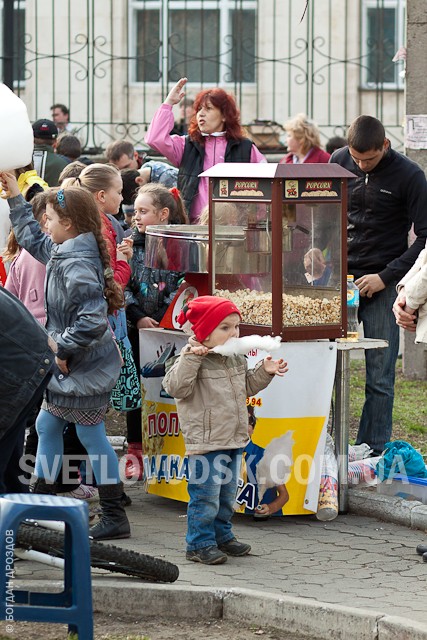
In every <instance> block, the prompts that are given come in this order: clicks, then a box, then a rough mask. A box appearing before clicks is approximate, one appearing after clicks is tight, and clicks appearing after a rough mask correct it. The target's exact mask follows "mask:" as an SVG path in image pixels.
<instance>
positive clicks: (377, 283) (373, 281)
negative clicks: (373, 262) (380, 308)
mask: <svg viewBox="0 0 427 640" xmlns="http://www.w3.org/2000/svg"><path fill="white" fill-rule="evenodd" d="M354 284H355V285H356V286H357V287H358V289H359V291H360V295H361V296H362V297H366V298H372V296H373V295H374V293H378V291H382V290H383V289H385V284H384V282H383V281H382V280H381V278H380V276H379V275H378V273H368V274H366V275H365V276H362V277H361V278H358V279H357V280H355V281H354Z"/></svg>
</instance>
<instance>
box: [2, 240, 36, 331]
mask: <svg viewBox="0 0 427 640" xmlns="http://www.w3.org/2000/svg"><path fill="white" fill-rule="evenodd" d="M45 276H46V266H45V265H44V264H42V263H41V262H38V260H36V259H35V258H33V256H32V255H30V254H29V253H28V251H26V250H25V249H21V251H20V252H19V254H18V255H17V256H16V258H15V259H14V260H13V262H12V264H11V265H10V269H9V273H8V276H7V279H6V284H5V289H7V290H8V291H10V293H13V295H14V296H16V297H17V298H19V300H20V301H21V302H22V304H24V305H25V306H26V307H27V309H28V311H30V312H31V313H32V314H33V316H34V317H35V318H36V320H38V321H39V322H40V324H42V325H43V326H44V325H45V324H46V312H45V308H44V281H45Z"/></svg>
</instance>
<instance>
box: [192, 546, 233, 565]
mask: <svg viewBox="0 0 427 640" xmlns="http://www.w3.org/2000/svg"><path fill="white" fill-rule="evenodd" d="M185 557H186V558H187V560H191V561H192V562H201V563H202V564H224V562H227V556H226V555H225V553H222V551H220V550H219V549H218V547H216V546H215V545H212V546H211V547H204V548H203V549H194V550H193V551H187V553H186V554H185Z"/></svg>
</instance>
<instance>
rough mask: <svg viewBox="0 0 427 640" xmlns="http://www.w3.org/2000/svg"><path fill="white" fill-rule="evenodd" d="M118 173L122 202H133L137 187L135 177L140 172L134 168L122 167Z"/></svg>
mask: <svg viewBox="0 0 427 640" xmlns="http://www.w3.org/2000/svg"><path fill="white" fill-rule="evenodd" d="M122 155H123V154H122ZM120 175H121V176H122V180H123V191H122V196H123V204H133V203H134V202H135V198H136V192H137V191H138V188H139V185H138V183H137V182H136V179H137V178H139V175H140V174H139V172H138V171H137V170H136V169H123V170H122V171H120Z"/></svg>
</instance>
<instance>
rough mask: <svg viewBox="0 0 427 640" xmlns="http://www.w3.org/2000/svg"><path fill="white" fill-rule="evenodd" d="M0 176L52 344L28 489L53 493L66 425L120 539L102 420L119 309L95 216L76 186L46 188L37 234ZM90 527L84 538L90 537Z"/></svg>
mask: <svg viewBox="0 0 427 640" xmlns="http://www.w3.org/2000/svg"><path fill="white" fill-rule="evenodd" d="M0 179H1V181H2V183H3V188H4V189H5V190H9V192H10V197H9V206H10V210H11V213H10V220H11V223H12V227H13V230H14V232H15V235H16V238H17V241H18V243H19V245H20V246H22V247H23V248H25V249H26V250H27V251H28V252H29V253H31V255H33V256H34V257H35V258H36V259H37V260H38V261H39V262H42V263H43V264H46V285H45V303H46V310H47V320H46V329H47V331H48V333H49V335H50V336H51V337H52V338H53V340H54V341H55V342H56V358H55V362H56V369H55V370H54V372H53V375H52V378H51V380H50V382H49V384H48V387H47V390H46V394H45V398H44V400H43V404H42V408H41V411H40V413H39V415H38V417H37V421H36V428H37V431H38V435H39V445H38V449H37V457H36V469H35V472H36V481H35V484H34V492H35V493H45V494H52V493H55V481H56V479H57V475H58V472H59V469H60V467H61V462H62V456H63V437H62V433H63V429H64V426H65V425H66V424H67V423H69V422H73V423H75V425H76V431H77V435H78V437H79V439H80V441H81V442H82V444H83V445H84V447H85V448H86V450H87V452H88V454H89V461H90V464H91V466H92V469H93V472H94V475H95V479H96V481H97V484H98V489H99V495H100V502H101V508H102V516H101V522H103V523H104V525H106V524H107V523H109V531H108V532H107V533H108V534H109V537H111V538H127V537H129V536H130V527H129V522H128V519H127V517H126V514H125V512H124V509H123V507H122V506H121V504H120V498H121V494H122V490H123V489H122V484H121V483H120V476H119V465H118V460H117V456H116V454H115V452H114V449H113V448H112V446H111V445H110V443H109V441H108V439H107V436H106V433H105V423H104V420H105V414H106V411H107V408H108V404H109V398H110V394H111V390H112V389H113V387H114V385H115V384H116V381H117V378H118V376H119V373H120V368H121V365H122V361H121V356H120V353H119V350H118V348H117V344H116V342H115V340H114V336H113V333H112V331H111V327H110V325H109V322H108V319H107V313H113V312H114V311H116V310H117V309H120V307H121V306H122V305H123V293H122V289H121V287H120V286H119V285H118V284H117V283H116V281H115V279H114V273H113V271H112V269H111V266H110V259H109V252H108V249H107V246H106V242H105V239H104V235H103V232H102V222H101V218H100V215H99V212H98V210H97V207H96V205H95V202H94V200H93V198H92V196H91V194H90V193H88V192H87V191H86V190H84V189H81V188H77V187H68V188H67V189H65V190H64V189H51V190H50V191H49V192H48V197H47V204H46V214H45V226H46V230H47V233H44V232H43V231H42V230H41V229H40V226H39V224H38V223H37V222H36V220H35V219H34V216H33V214H32V210H31V204H29V203H27V202H25V200H24V198H23V197H22V195H21V194H20V192H19V188H18V184H17V182H16V178H15V176H14V175H13V173H11V172H4V173H1V174H0ZM98 525H99V523H98ZM98 525H95V526H94V527H92V528H91V529H90V535H92V536H97V531H98V530H97V527H98Z"/></svg>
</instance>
